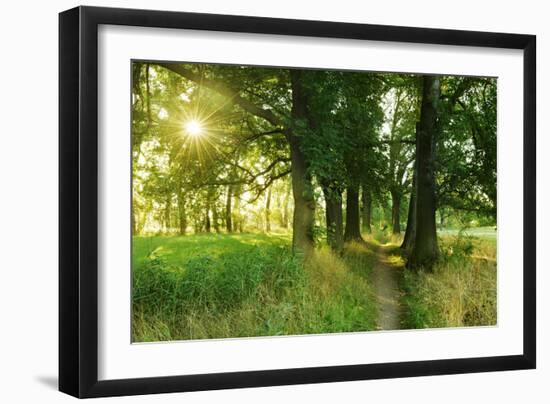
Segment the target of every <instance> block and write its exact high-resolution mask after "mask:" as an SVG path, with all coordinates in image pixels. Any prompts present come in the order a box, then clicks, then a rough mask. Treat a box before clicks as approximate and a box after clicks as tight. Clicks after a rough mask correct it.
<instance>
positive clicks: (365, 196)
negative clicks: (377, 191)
mask: <svg viewBox="0 0 550 404" xmlns="http://www.w3.org/2000/svg"><path fill="white" fill-rule="evenodd" d="M361 188H362V189H361V203H362V205H363V206H362V209H361V216H362V218H361V226H362V229H363V231H364V232H366V233H368V234H370V233H371V232H372V229H371V217H372V197H371V194H370V191H369V190H368V189H367V187H366V185H363V186H362V187H361Z"/></svg>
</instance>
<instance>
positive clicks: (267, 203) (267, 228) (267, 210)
mask: <svg viewBox="0 0 550 404" xmlns="http://www.w3.org/2000/svg"><path fill="white" fill-rule="evenodd" d="M270 216H271V187H269V189H268V190H267V199H266V201H265V231H266V232H267V233H269V232H270V231H271V220H270V219H271V217H270Z"/></svg>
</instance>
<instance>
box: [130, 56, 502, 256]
mask: <svg viewBox="0 0 550 404" xmlns="http://www.w3.org/2000/svg"><path fill="white" fill-rule="evenodd" d="M132 103H133V106H132V107H133V108H132V111H133V115H132V120H133V122H132V124H133V138H132V139H133V162H134V164H133V175H134V182H133V184H134V193H133V195H134V204H133V226H134V233H135V234H139V233H141V232H143V231H144V229H145V228H146V226H147V223H153V222H154V223H156V224H157V225H159V224H160V225H161V226H164V227H165V228H166V229H168V228H171V227H172V225H173V223H174V218H177V221H178V226H177V227H178V228H179V232H180V233H182V234H184V233H185V232H186V231H187V228H188V227H189V226H193V228H194V229H195V231H206V232H208V231H222V229H223V230H224V231H227V232H231V231H236V230H242V229H243V227H244V226H246V222H248V223H249V225H251V224H252V225H254V227H257V228H262V229H265V230H267V231H269V230H271V227H272V224H274V223H275V224H276V225H277V226H279V227H283V228H286V227H290V228H291V229H292V235H293V241H292V245H293V249H294V250H295V251H297V252H301V253H305V254H308V253H310V252H311V251H312V249H313V248H314V240H315V235H316V234H317V233H318V232H317V230H319V226H322V227H323V233H326V240H327V242H328V244H329V245H330V246H331V247H332V248H333V249H334V250H336V251H341V250H342V248H343V244H344V242H345V241H346V240H361V239H362V236H361V233H362V230H363V231H367V232H368V231H370V227H371V220H372V211H373V206H374V205H373V204H378V205H386V203H387V202H389V203H390V205H391V230H392V232H393V233H400V232H401V231H402V229H401V222H402V216H403V214H404V215H405V216H406V218H407V220H406V230H405V237H404V241H403V247H404V248H406V249H407V250H408V251H409V252H410V258H409V263H410V265H411V266H427V267H429V266H430V265H431V264H432V263H433V262H434V260H435V259H436V258H437V255H438V246H437V237H436V211H437V210H439V215H440V216H441V217H444V213H443V212H444V211H447V212H449V211H462V212H472V213H473V214H475V215H478V216H480V217H485V218H490V220H493V221H494V220H495V218H496V80H495V79H491V78H475V77H456V76H429V75H424V76H418V75H410V74H380V73H364V72H341V71H321V70H303V69H288V68H285V69H278V68H260V67H243V66H222V65H205V64H176V63H153V62H151V63H134V64H133V98H132ZM291 215H292V217H291Z"/></svg>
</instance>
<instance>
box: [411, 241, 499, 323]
mask: <svg viewBox="0 0 550 404" xmlns="http://www.w3.org/2000/svg"><path fill="white" fill-rule="evenodd" d="M440 245H441V260H440V261H439V263H438V264H437V265H436V266H435V268H434V270H433V272H431V273H428V272H424V271H422V270H420V271H418V272H414V271H409V270H408V271H405V274H404V278H403V289H404V291H405V297H404V299H403V304H404V306H405V313H406V315H405V319H404V320H405V324H404V325H405V328H436V327H464V326H487V325H495V324H496V321H497V292H496V289H497V270H496V243H495V240H483V239H479V238H474V237H470V236H464V235H462V234H459V235H458V236H456V237H445V238H442V239H441V241H440Z"/></svg>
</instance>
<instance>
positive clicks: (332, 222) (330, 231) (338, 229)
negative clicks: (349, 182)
mask: <svg viewBox="0 0 550 404" xmlns="http://www.w3.org/2000/svg"><path fill="white" fill-rule="evenodd" d="M322 188H323V195H324V197H325V216H326V221H327V243H328V245H329V246H330V247H331V248H332V249H333V250H334V251H336V252H341V251H342V249H343V247H344V223H343V215H342V192H341V191H340V190H338V189H334V188H330V187H328V186H323V187H322Z"/></svg>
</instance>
